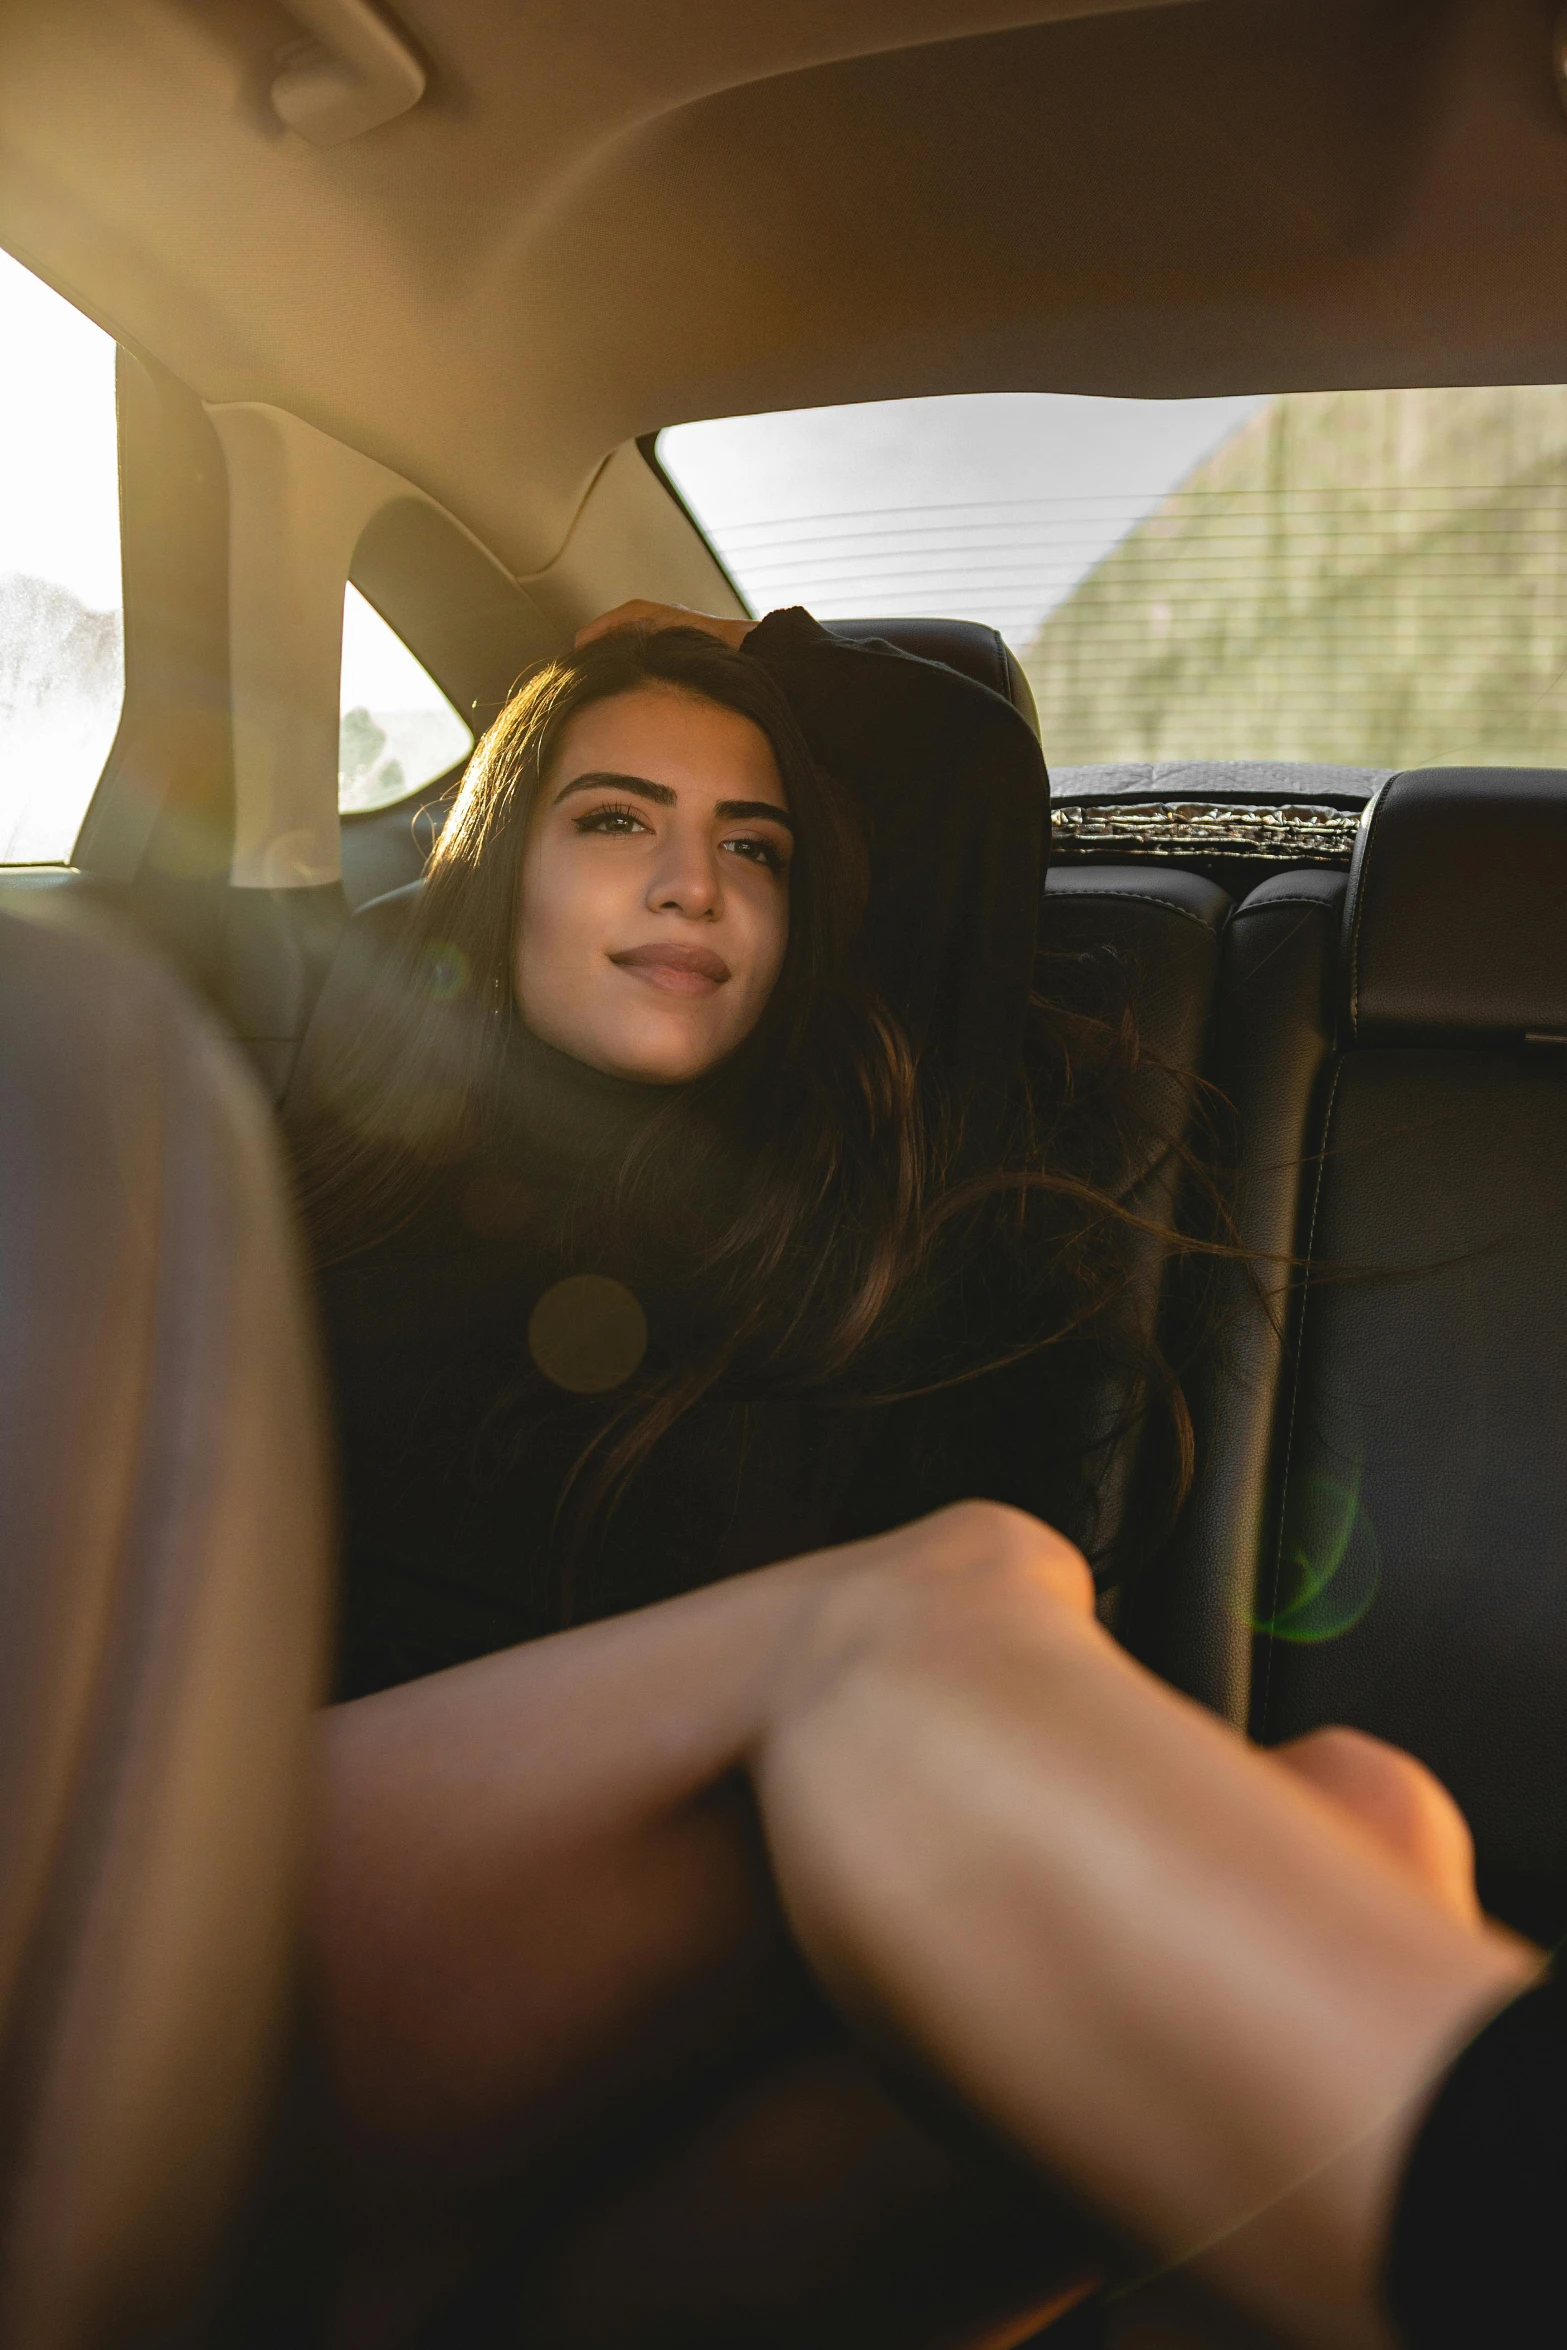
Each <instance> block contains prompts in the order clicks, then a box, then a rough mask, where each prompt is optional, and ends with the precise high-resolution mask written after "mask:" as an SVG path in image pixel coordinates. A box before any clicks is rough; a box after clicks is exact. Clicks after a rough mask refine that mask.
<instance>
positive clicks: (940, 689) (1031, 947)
mask: <svg viewBox="0 0 1567 2350" xmlns="http://www.w3.org/2000/svg"><path fill="white" fill-rule="evenodd" d="M745 651H746V652H747V653H748V654H749V655H750V656H751V658H752V659H753V660H756V661H760V662H761V663H762V664H763V666H764V667H765V668H766V669H767V670H768V672H769V673H770V675H771V676H772V677H773V679H774V681H775V682H776V683H777V684H778V685H779V686H780V687H781V688H782V690H783V693H784V696H785V698H786V700H787V701H788V702H789V705H790V707H791V708H792V709H793V711H794V714H795V716H796V718H797V719H798V720H799V723H800V728H801V731H802V733H803V734H804V736H805V739H806V742H807V744H808V745H809V747H810V750H811V752H812V755H813V756H814V757H815V759H816V761H817V763H818V764H819V765H820V766H822V767H824V768H825V769H826V770H827V772H828V773H829V774H830V775H831V776H833V777H834V778H835V779H836V780H837V781H838V782H839V783H840V784H842V785H844V786H845V787H846V788H848V789H850V790H851V791H853V792H854V794H855V795H856V797H857V798H858V799H859V801H860V803H861V805H862V807H863V808H864V809H865V811H866V813H867V815H868V817H869V821H870V827H871V841H870V854H871V886H870V899H869V906H868V910H867V916H866V931H865V960H866V965H867V967H868V969H869V970H870V971H871V972H872V974H873V975H874V977H875V981H876V984H877V986H878V987H879V989H880V991H881V993H882V994H883V996H884V997H885V998H886V1000H887V1002H888V1003H889V1005H890V1006H891V1008H892V1009H893V1011H894V1012H896V1014H897V1015H898V1017H899V1019H900V1020H901V1021H902V1023H903V1025H904V1028H905V1030H906V1031H907V1033H908V1036H909V1039H910V1042H911V1043H912V1044H913V1046H914V1049H915V1051H916V1053H917V1054H918V1055H919V1056H920V1058H921V1061H922V1063H923V1064H924V1067H925V1071H926V1075H927V1077H937V1078H940V1079H944V1080H947V1081H948V1082H950V1083H951V1085H952V1086H953V1088H954V1090H955V1091H957V1092H958V1093H960V1094H961V1096H962V1099H963V1102H964V1105H965V1110H966V1113H967V1116H968V1118H969V1120H970V1122H971V1123H970V1134H971V1140H972V1141H973V1143H974V1145H975V1146H976V1147H977V1148H982V1147H983V1142H984V1140H985V1139H987V1138H988V1134H989V1132H990V1131H991V1130H992V1121H993V1117H994V1115H995V1114H996V1113H997V1112H999V1110H1000V1108H1001V1106H1002V1104H1003V1103H1004V1101H1005V1098H1006V1096H1007V1094H1008V1092H1009V1090H1010V1088H1011V1086H1012V1085H1013V1083H1014V1082H1015V1078H1016V1072H1017V1069H1018V1067H1019V1064H1020V1061H1021V1058H1022V1051H1023V1028H1024V1020H1025V1016H1026V1010H1027V1004H1028V994H1029V988H1030V985H1031V984H1032V979H1033V969H1034V952H1035V944H1036V935H1037V930H1038V921H1039V891H1040V883H1041V879H1042V874H1043V867H1044V862H1045V857H1046V854H1047V850H1048V844H1049V837H1050V834H1049V813H1050V784H1049V778H1048V776H1047V774H1046V772H1045V763H1044V759H1043V757H1042V755H1041V752H1040V748H1039V744H1038V742H1037V741H1036V740H1035V738H1034V734H1033V731H1032V729H1031V728H1030V727H1029V726H1028V724H1027V723H1026V721H1025V720H1024V719H1023V718H1022V717H1020V715H1019V714H1018V712H1017V711H1016V710H1014V709H1013V707H1012V705H1011V703H1010V702H1007V701H1004V700H1003V699H1002V697H1001V696H1000V695H999V694H994V693H992V692H991V691H990V689H989V688H988V687H987V686H983V685H979V684H977V683H976V682H975V681H974V680H973V679H972V678H968V677H962V676H960V675H959V674H958V672H957V671H956V670H954V669H948V668H946V667H945V666H944V665H943V664H942V663H940V662H936V661H921V660H917V659H915V657H914V656H913V655H912V654H909V653H904V652H900V651H899V650H898V648H897V647H896V646H894V645H884V644H881V643H878V642H876V641H875V640H870V641H867V642H861V643H857V644H849V643H847V642H846V641H845V640H844V639H843V638H841V637H835V636H833V635H831V634H830V633H829V631H828V630H826V629H824V628H821V627H819V626H818V624H817V623H816V622H815V621H814V620H813V619H812V618H811V617H810V614H809V613H807V612H803V611H798V610H791V611H785V612H771V613H769V614H768V616H767V618H766V619H765V620H763V621H762V622H760V623H759V625H758V626H757V627H755V628H754V629H752V631H751V633H750V634H749V636H748V637H747V638H746V640H745ZM987 1113H990V1115H987Z"/></svg>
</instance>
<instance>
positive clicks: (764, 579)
mask: <svg viewBox="0 0 1567 2350" xmlns="http://www.w3.org/2000/svg"><path fill="white" fill-rule="evenodd" d="M658 449H659V456H660V460H661V461H662V463H663V464H664V466H665V467H666V469H667V471H668V472H669V474H670V476H671V478H672V479H673V480H674V481H675V482H676V483H677V484H678V486H679V488H680V490H681V492H682V494H683V495H684V496H685V498H686V500H687V502H688V504H689V505H690V506H691V508H692V511H693V512H694V513H695V514H696V516H697V518H698V520H699V521H700V522H701V523H702V524H703V526H704V527H705V528H706V529H707V531H708V533H709V535H710V537H711V539H712V542H713V544H714V546H715V548H716V549H717V551H718V553H719V554H720V555H721V556H722V558H723V560H724V561H725V562H726V564H727V565H728V567H729V569H730V571H731V572H732V573H733V575H734V577H735V579H736V581H737V583H738V585H739V586H740V587H741V589H742V590H743V591H744V593H745V594H746V596H747V597H748V599H749V600H750V602H751V603H752V605H753V606H754V608H755V609H757V610H759V611H762V610H766V609H767V608H768V607H769V606H771V605H774V604H779V603H789V602H800V603H804V604H807V605H808V606H809V607H810V608H811V609H812V610H814V611H815V612H817V613H818V614H819V615H820V616H822V617H823V618H836V617H843V618H850V617H854V616H869V615H878V614H886V615H887V616H889V617H892V616H896V615H899V614H915V613H933V614H940V615H943V616H947V617H952V618H965V617H966V618H973V619H978V620H985V621H989V622H991V623H992V624H994V625H995V626H996V627H998V628H999V629H1000V630H1001V631H1002V633H1003V635H1004V636H1005V637H1006V638H1007V640H1008V642H1009V643H1010V644H1011V645H1012V647H1013V649H1014V651H1015V652H1016V653H1017V654H1018V656H1019V658H1020V660H1021V661H1022V662H1023V665H1024V667H1025V669H1026V670H1027V671H1028V674H1029V678H1030V682H1031V684H1032V686H1033V689H1034V695H1035V698H1036V700H1037V702H1038V705H1039V713H1040V725H1041V731H1042V734H1043V736H1044V742H1045V749H1046V752H1047V755H1048V756H1049V758H1050V761H1051V764H1052V766H1053V767H1055V768H1057V769H1060V768H1070V767H1073V766H1079V765H1083V766H1087V765H1097V764H1105V763H1110V762H1120V761H1123V760H1125V761H1138V762H1142V761H1160V760H1171V761H1179V760H1192V759H1292V760H1311V761H1325V762H1339V763H1343V764H1348V765H1357V766H1372V767H1384V766H1385V767H1401V766H1412V765H1417V764H1426V763H1434V762H1442V761H1447V762H1449V763H1463V762H1469V761H1475V762H1496V763H1501V764H1506V763H1509V762H1519V763H1526V764H1527V763H1538V764H1548V765H1558V764H1567V387H1563V386H1556V385H1538V384H1530V385H1522V386H1512V387H1500V388H1497V387H1489V388H1481V389H1472V388H1469V389H1461V390H1441V389H1435V390H1400V391H1355V392H1325V393H1318V392H1313V393H1291V394H1283V395H1280V396H1277V397H1274V398H1271V399H1257V398H1246V399H1234V400H1229V399H1225V400H1180V401H1135V400H1106V399H1089V398H1078V397H1075V396H1073V397H1068V396H1065V395H1056V394H1017V395H1013V394H1006V395H1001V394H994V395H983V396H975V397H963V398H954V399H943V400H911V401H896V402H883V403H876V404H871V405H867V406H863V407H857V408H836V409H815V410H797V411H794V412H792V413H789V414H785V415H780V416H763V417H743V418H733V419H729V420H726V421H722V422H718V423H712V424H694V425H682V426H678V427H676V428H674V429H672V430H670V431H667V432H665V433H663V434H661V435H660V438H659V444H658Z"/></svg>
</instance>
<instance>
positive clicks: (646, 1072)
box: [567, 1030, 731, 1085]
mask: <svg viewBox="0 0 1567 2350" xmlns="http://www.w3.org/2000/svg"><path fill="white" fill-rule="evenodd" d="M730 1049H731V1041H730V1040H729V1039H728V1038H724V1039H721V1040H719V1039H714V1038H712V1037H707V1036H693V1035H691V1034H690V1033H689V1031H687V1032H685V1033H681V1032H680V1031H678V1030H677V1031H676V1032H675V1033H674V1034H673V1035H652V1036H647V1037H627V1036H624V1035H621V1036H619V1037H617V1038H616V1039H615V1041H614V1044H613V1045H611V1044H610V1043H609V1042H608V1041H607V1040H606V1041H605V1043H604V1044H603V1045H602V1046H600V1045H599V1043H598V1042H597V1040H585V1041H584V1042H583V1043H580V1044H578V1045H575V1046H568V1047H567V1050H568V1051H573V1052H575V1055H576V1058H577V1059H578V1060H579V1061H586V1062H587V1064H588V1066H589V1067H590V1068H592V1069H600V1070H602V1071H603V1073H604V1075H605V1076H606V1077H623V1078H625V1079H627V1080H628V1081H629V1082H630V1083H631V1084H634V1085H689V1084H690V1083H691V1081H692V1079H693V1078H696V1077H703V1076H705V1075H706V1073H707V1071H708V1070H709V1069H711V1068H713V1067H715V1066H716V1064H717V1063H718V1062H719V1061H721V1060H723V1058H724V1057H725V1055H726V1054H727V1053H728V1052H729V1051H730Z"/></svg>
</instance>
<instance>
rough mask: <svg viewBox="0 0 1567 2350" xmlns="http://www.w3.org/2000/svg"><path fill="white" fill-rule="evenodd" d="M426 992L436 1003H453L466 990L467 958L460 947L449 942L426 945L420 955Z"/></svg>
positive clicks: (467, 977)
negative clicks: (422, 953)
mask: <svg viewBox="0 0 1567 2350" xmlns="http://www.w3.org/2000/svg"><path fill="white" fill-rule="evenodd" d="M422 967H423V972H424V984H425V989H426V992H427V993H428V994H429V995H431V996H432V997H433V998H434V1000H435V1001H436V1003H438V1004H451V1003H455V1002H456V1000H457V998H458V997H459V996H460V995H465V994H466V993H467V990H468V983H469V977H470V974H469V970H468V958H467V956H466V955H465V954H464V953H463V951H462V949H461V947H454V946H452V945H451V944H450V943H449V942H446V941H442V942H441V943H439V944H437V945H434V946H428V947H426V948H425V950H424V955H423V957H422Z"/></svg>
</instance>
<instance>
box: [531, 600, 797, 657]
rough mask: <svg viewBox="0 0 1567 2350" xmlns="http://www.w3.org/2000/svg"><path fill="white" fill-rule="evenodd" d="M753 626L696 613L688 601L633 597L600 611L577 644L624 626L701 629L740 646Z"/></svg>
mask: <svg viewBox="0 0 1567 2350" xmlns="http://www.w3.org/2000/svg"><path fill="white" fill-rule="evenodd" d="M754 626H755V623H754V621H750V620H720V619H719V617H718V615H717V614H716V613H714V612H693V611H692V610H691V608H690V606H689V605H687V604H657V603H653V602H652V601H650V599H649V598H647V597H646V596H633V597H632V598H631V600H630V601H629V602H628V603H625V604H617V605H616V606H615V608H614V610H613V611H612V612H601V613H600V614H599V615H598V618H597V619H596V620H590V621H588V623H587V624H586V626H585V627H583V628H579V629H578V631H577V634H576V638H575V643H576V646H577V649H578V651H579V652H580V651H581V649H582V647H583V646H584V645H591V644H593V643H594V642H595V641H596V640H597V639H598V638H599V637H601V636H613V635H614V633H615V631H616V630H617V629H621V628H644V629H648V630H650V631H651V630H656V629H660V628H700V629H701V630H703V632H704V633H705V634H706V635H708V636H715V637H717V638H718V640H719V642H720V644H725V645H733V646H735V647H736V648H737V649H738V647H739V646H740V645H742V644H743V643H744V642H745V639H746V638H747V637H748V636H749V634H750V632H751V630H752V628H753V627H754Z"/></svg>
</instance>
